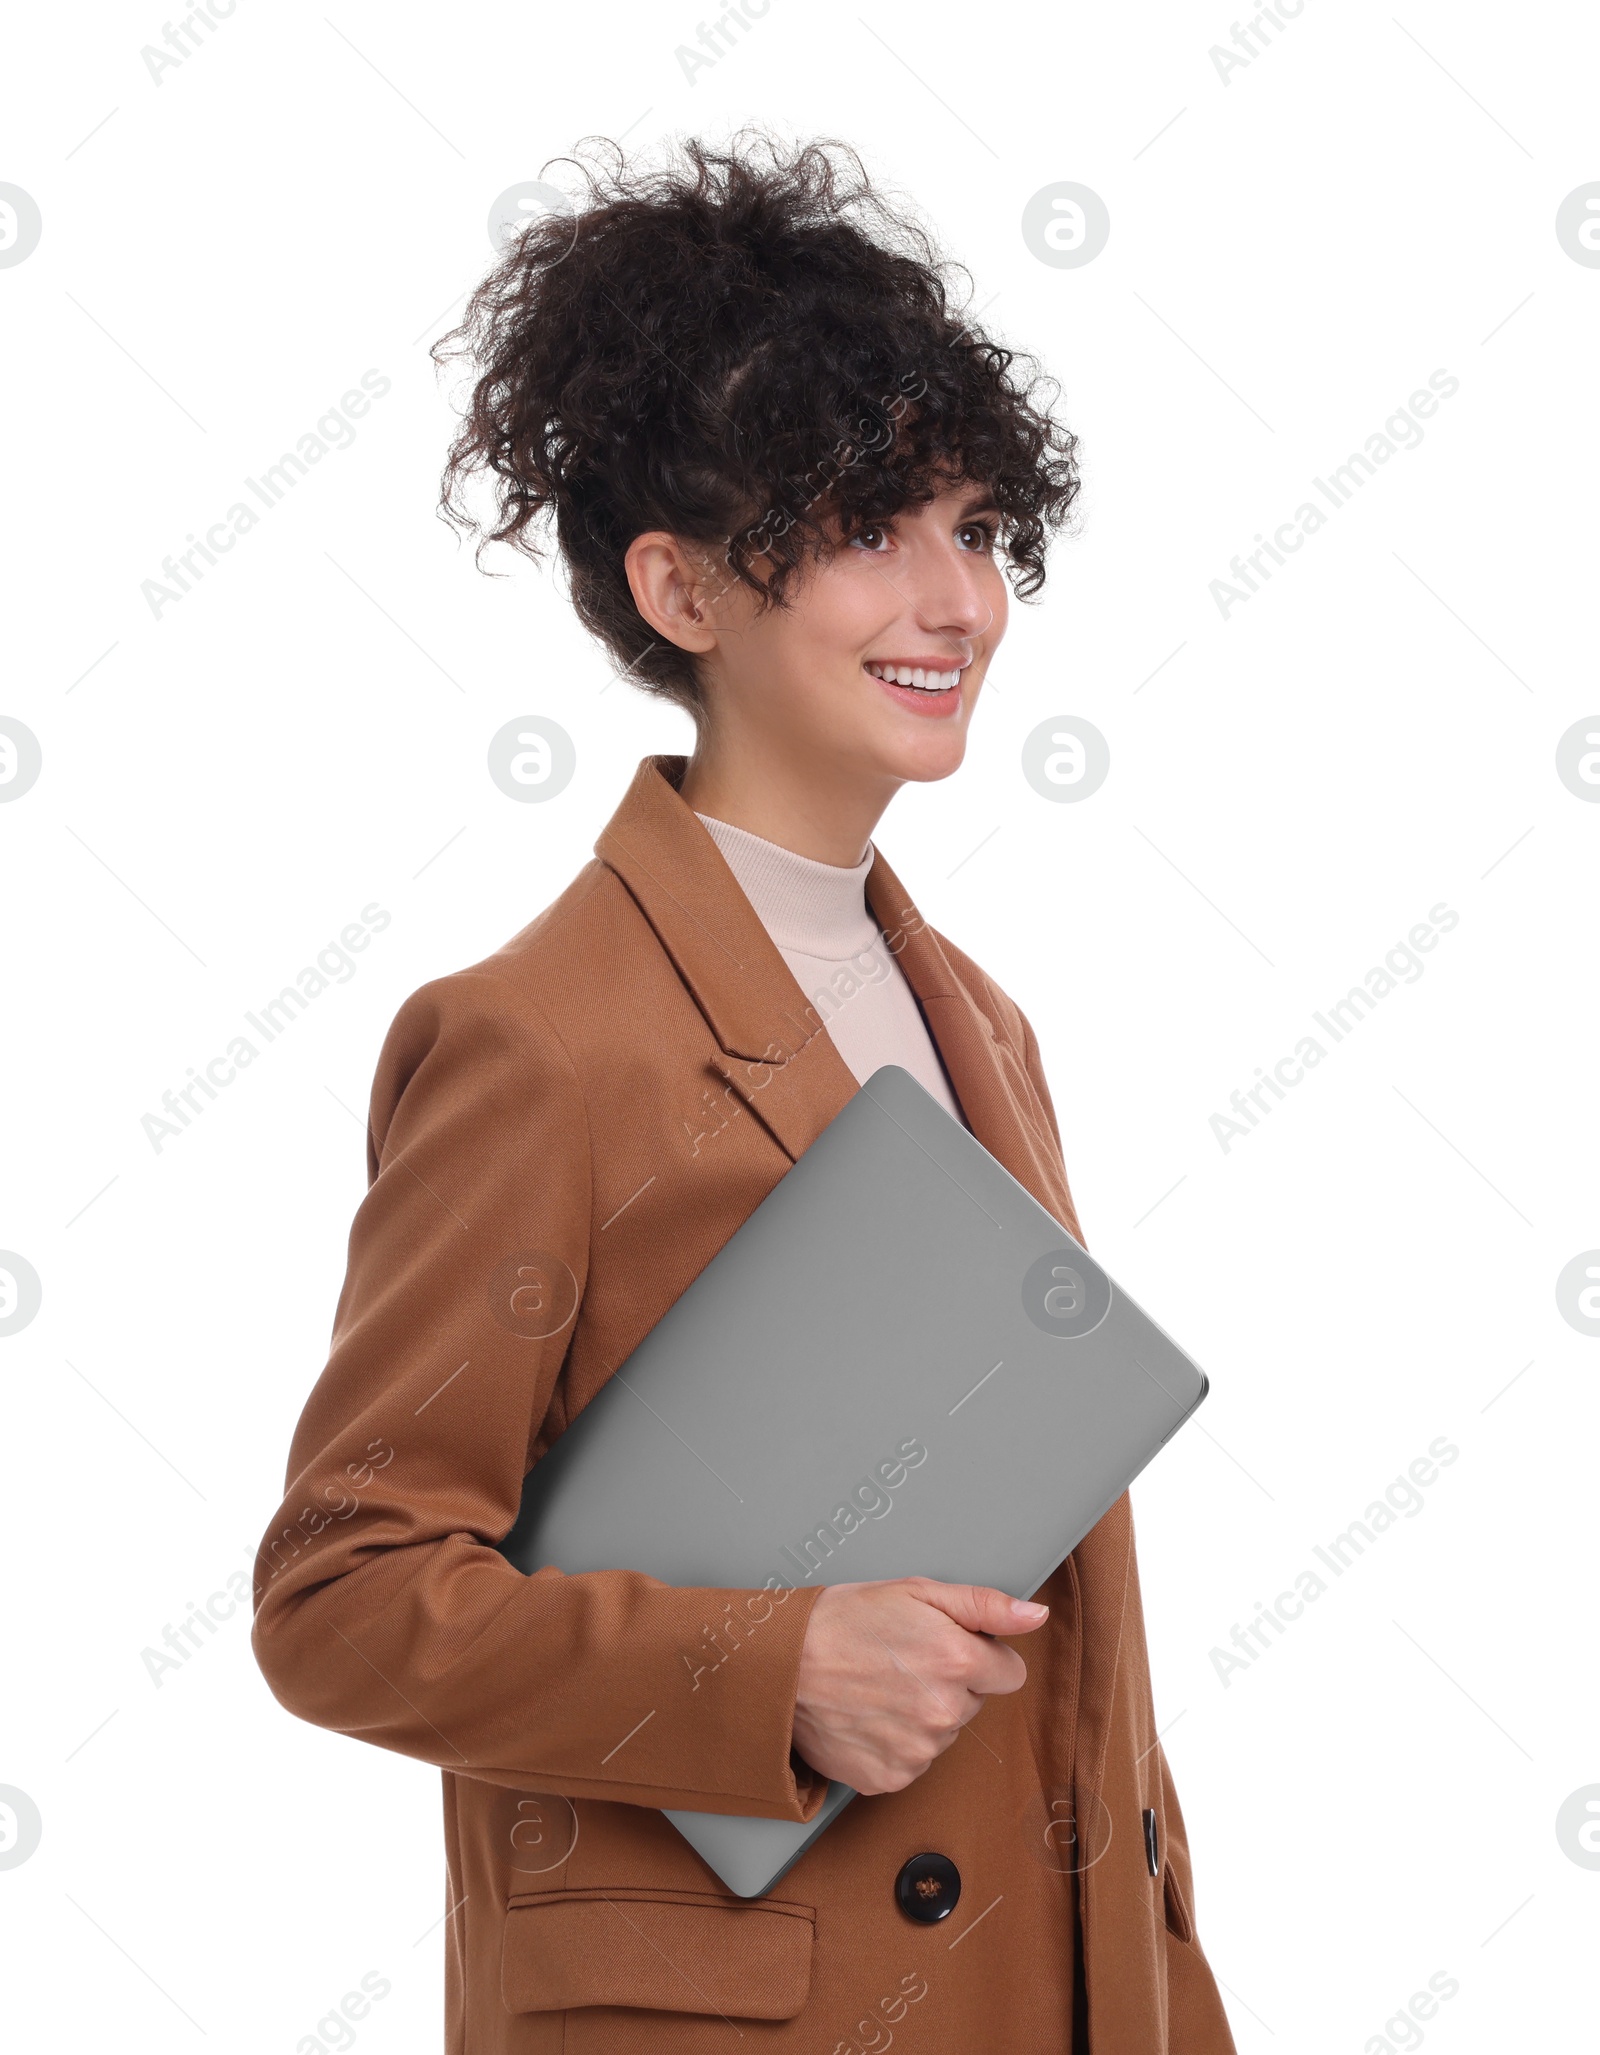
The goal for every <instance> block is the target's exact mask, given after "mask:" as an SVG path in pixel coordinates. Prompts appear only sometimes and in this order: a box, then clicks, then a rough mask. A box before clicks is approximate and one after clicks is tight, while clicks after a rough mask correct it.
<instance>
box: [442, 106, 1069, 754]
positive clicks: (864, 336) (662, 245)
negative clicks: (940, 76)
mask: <svg viewBox="0 0 1600 2055" xmlns="http://www.w3.org/2000/svg"><path fill="white" fill-rule="evenodd" d="M558 161H563V162H569V163H573V164H576V165H577V166H578V167H579V170H580V172H581V174H582V176H583V178H584V180H585V182H586V184H587V199H586V202H584V203H582V204H578V205H577V206H576V208H575V211H574V212H572V213H562V212H559V211H554V212H551V213H548V214H544V215H542V216H538V217H535V218H534V219H533V220H532V221H531V222H530V223H529V225H528V226H527V227H526V228H524V229H521V230H519V231H518V233H517V234H516V236H515V237H514V238H513V239H512V240H511V241H510V242H509V243H508V244H507V246H506V247H505V250H504V254H503V256H502V258H501V260H500V262H499V263H498V264H497V265H496V266H495V268H494V269H493V270H492V271H491V272H490V273H489V274H488V276H487V277H486V278H485V279H484V281H483V282H482V284H481V285H479V286H478V288H477V289H476V291H475V292H474V293H473V294H472V296H471V298H470V299H469V301H468V303H467V307H466V311H465V313H464V315H463V318H462V321H461V323H460V325H459V326H458V327H456V328H454V329H452V330H451V331H450V332H449V333H448V334H447V335H445V336H443V337H441V338H440V340H439V341H438V342H437V343H435V344H434V346H433V352H432V354H433V358H434V361H435V363H436V364H438V365H443V364H445V363H446V362H448V361H450V360H452V359H454V358H457V357H461V356H465V357H467V358H469V359H470V360H471V362H472V365H473V367H474V370H475V373H476V376H475V382H474V384H473V387H472V393H471V399H470V402H469V404H468V405H467V407H466V408H465V410H464V413H463V415H462V419H461V424H460V429H459V432H458V434H457V435H456V437H455V439H454V441H453V442H452V444H451V446H450V451H449V456H448V460H447V462H446V465H445V470H444V475H443V479H442V481H441V487H440V495H439V510H440V512H441V515H442V517H443V518H444V519H446V520H447V521H449V522H450V523H451V524H452V525H453V526H455V527H456V528H457V529H458V530H459V529H471V530H473V531H474V532H476V533H477V534H478V537H479V541H478V544H477V550H476V553H475V554H476V560H477V561H478V564H479V567H480V569H481V568H482V552H483V549H484V546H485V544H486V543H489V542H506V543H509V544H510V545H511V546H513V547H514V548H518V549H520V550H522V551H523V552H524V553H525V554H527V555H528V556H531V557H534V558H537V557H538V556H539V555H540V549H539V544H538V541H537V539H536V538H537V533H538V530H537V529H536V528H534V527H533V526H532V525H531V524H533V523H534V521H535V517H536V516H541V515H546V514H553V516H554V525H555V534H556V541H557V544H558V546H559V549H560V552H561V556H562V559H563V560H564V562H565V565H566V567H567V572H568V576H569V580H570V586H571V594H572V600H573V604H574V606H575V607H576V609H577V612H578V616H579V618H580V619H581V620H582V621H583V623H584V625H585V626H586V627H587V628H589V629H590V630H591V632H592V633H594V634H595V635H596V636H598V638H599V639H600V641H601V642H602V643H604V644H605V646H606V647H607V648H608V649H609V650H610V651H611V652H612V654H613V655H614V656H615V658H616V659H617V661H618V663H619V664H620V665H621V666H622V667H623V669H624V670H625V671H626V673H627V674H628V675H629V676H630V677H632V678H633V679H635V680H636V681H637V682H638V683H640V684H641V685H643V686H644V687H645V688H646V689H648V690H651V691H653V692H656V693H658V694H660V695H661V696H663V697H665V698H668V699H671V700H674V701H676V702H677V703H678V704H679V705H681V706H683V707H685V708H686V709H687V710H688V711H689V712H690V713H691V714H692V715H693V716H694V718H695V720H696V722H697V723H698V722H699V720H700V719H701V716H702V712H703V704H702V700H701V696H700V688H699V682H698V679H697V675H696V669H695V662H694V659H693V657H692V656H691V655H690V654H689V653H688V652H687V651H684V650H680V649H678V648H676V647H675V646H674V645H673V644H671V643H667V642H663V641H662V640H661V639H660V638H659V637H655V636H653V635H652V634H651V632H650V629H649V628H648V626H647V625H646V623H645V622H644V620H643V619H642V618H641V617H640V615H639V613H638V611H637V609H636V608H635V606H634V603H633V595H632V593H631V591H630V590H629V586H628V580H627V574H626V571H625V569H624V563H623V559H624V555H625V553H626V551H627V548H628V545H629V544H630V543H631V542H632V541H633V539H634V537H635V536H637V535H641V534H643V533H645V532H646V531H647V530H650V529H663V530H665V531H666V532H667V533H669V534H672V535H676V536H678V537H680V538H681V539H682V540H684V541H685V542H687V543H689V544H691V545H695V546H699V547H700V548H702V549H705V548H707V547H711V548H715V549H717V550H720V551H721V552H722V554H723V556H724V558H725V561H726V564H727V566H728V569H729V571H730V572H731V573H732V574H733V575H734V576H736V577H738V578H739V579H740V580H741V581H742V582H743V583H744V584H746V585H747V586H749V587H750V588H751V589H752V590H753V591H754V592H756V593H757V594H758V595H759V603H760V605H762V606H763V607H765V606H772V605H782V604H784V603H785V592H786V590H787V588H788V585H789V581H790V579H791V578H792V577H793V576H794V574H795V572H796V571H797V569H798V568H799V567H800V566H801V565H802V563H804V562H805V561H806V560H807V558H810V557H814V556H817V555H821V554H824V553H826V552H827V551H828V550H830V549H833V548H836V547H837V546H838V545H839V543H840V541H841V540H842V539H843V537H845V536H847V535H850V534H853V533H855V532H856V530H857V529H858V528H859V527H860V526H861V525H863V524H864V523H866V522H868V521H881V520H885V519H888V518H890V517H892V516H893V515H894V514H895V513H896V512H898V511H899V510H900V509H901V508H902V507H904V506H905V505H907V504H908V503H911V502H913V501H916V502H925V501H926V500H928V499H930V498H931V497H932V496H933V494H934V493H935V491H937V490H938V489H940V488H941V487H942V486H944V485H946V484H948V483H950V482H953V481H962V482H965V481H972V482H974V483H979V484H981V485H983V486H984V487H986V488H987V489H988V490H989V491H990V492H991V493H992V494H993V497H994V502H995V506H996V508H997V510H998V512H999V516H1000V529H999V537H998V541H999V546H1000V549H1001V552H1002V555H1003V557H1004V559H1005V562H1006V570H1007V575H1008V577H1009V578H1010V581H1011V583H1012V586H1013V589H1014V590H1015V592H1016V594H1017V596H1018V597H1019V598H1021V599H1027V598H1029V597H1031V595H1032V594H1033V593H1034V592H1036V591H1037V590H1038V588H1039V587H1040V586H1041V585H1042V584H1043V582H1044V575H1045V570H1044V553H1045V547H1046V543H1047V539H1048V536H1049V533H1050V531H1052V530H1054V529H1056V528H1059V527H1060V526H1061V525H1062V524H1063V523H1064V522H1065V521H1066V518H1067V514H1068V511H1069V509H1070V507H1071V505H1072V502H1073V500H1074V499H1075V498H1076V497H1077V493H1078V487H1079V479H1078V471H1077V467H1076V464H1075V462H1074V451H1075V450H1076V447H1077V438H1076V437H1075V436H1074V435H1072V434H1071V433H1070V432H1069V431H1068V430H1067V429H1066V428H1065V427H1064V426H1063V425H1061V424H1060V423H1059V422H1057V421H1056V420H1055V419H1053V418H1052V415H1051V412H1050V407H1051V405H1052V404H1053V402H1054V400H1055V398H1056V396H1057V394H1058V392H1059V388H1058V387H1057V385H1056V384H1055V381H1054V380H1051V379H1047V378H1045V377H1044V376H1043V375H1042V374H1041V373H1040V372H1039V371H1038V370H1037V367H1036V366H1035V365H1034V364H1033V362H1032V360H1031V359H1019V358H1018V357H1016V356H1015V354H1014V353H1013V352H1012V351H1010V350H1008V349H1005V348H1003V347H1002V346H1001V345H1000V344H999V343H997V342H995V341H993V340H992V339H991V338H989V337H988V336H986V335H985V334H984V333H983V332H982V331H981V330H980V329H978V328H977V327H976V326H975V325H974V324H973V323H972V322H971V321H970V320H966V319H964V318H963V316H962V314H961V312H960V311H959V309H958V308H956V307H954V306H952V304H951V300H952V295H951V292H950V289H949V285H948V282H947V280H948V277H949V275H950V274H952V273H958V274H959V275H960V276H961V277H963V278H965V279H967V284H968V287H969V289H970V284H971V280H970V276H969V274H967V273H966V272H965V271H964V269H963V268H962V267H961V266H959V265H955V264H953V263H950V262H949V261H947V260H944V259H942V258H941V257H940V256H939V255H938V253H937V251H936V249H935V247H934V244H933V243H932V241H931V239H930V237H929V235H928V233H927V232H926V230H925V229H924V228H923V227H922V226H921V225H920V223H919V222H918V221H917V220H916V219H915V218H914V217H913V216H912V215H911V214H910V213H909V212H908V211H906V210H904V209H898V210H897V209H896V208H895V207H893V206H891V205H890V204H889V202H888V201H887V200H886V199H885V198H884V197H883V195H882V194H881V193H879V192H878V191H876V190H874V188H873V186H872V184H871V182H870V180H869V178H868V176H867V173H866V171H865V170H864V168H863V166H862V164H861V160H860V158H859V157H858V156H857V155H856V153H855V151H854V150H852V149H851V148H850V147H849V146H848V145H847V144H845V143H841V142H838V141H835V140H831V139H823V140H818V141H814V142H811V143H807V144H806V145H804V146H803V147H800V146H796V147H793V148H788V147H785V146H784V145H783V144H781V143H780V142H779V141H777V140H776V139H774V138H773V137H772V136H770V135H768V134H766V133H765V132H763V131H761V130H759V129H755V130H751V129H745V130H741V131H740V132H739V133H738V134H737V135H735V136H734V138H733V139H732V141H731V143H730V144H729V146H728V148H727V149H725V150H717V149H712V148H709V147H707V146H706V145H705V144H703V143H701V142H699V141H695V140H691V141H689V142H688V143H686V144H685V145H684V146H683V154H682V158H681V160H679V161H673V162H670V163H669V164H668V165H667V166H666V168H664V169H657V170H653V171H643V170H638V169H632V170H630V169H629V168H628V167H627V165H626V164H625V161H624V158H623V154H622V151H621V150H620V148H619V147H618V146H617V145H616V144H615V143H612V142H609V141H608V140H606V139H605V138H591V139H588V140H587V141H586V142H585V143H584V144H582V145H580V153H579V154H575V155H574V156H573V157H572V158H570V159H565V160H558ZM1014 365H1020V366H1021V368H1022V371H1023V373H1024V375H1023V376H1022V377H1020V378H1018V377H1014V376H1013V366H1014ZM484 468H486V469H487V470H488V471H489V472H491V473H492V474H493V477H494V481H495V487H494V490H495V501H496V517H495V520H494V523H493V525H492V526H491V525H489V524H486V523H482V522H479V521H477V520H475V519H474V518H473V517H472V515H471V514H470V513H468V512H467V511H466V503H465V487H466V485H467V483H468V482H469V479H470V476H471V474H473V473H474V472H476V471H478V470H480V469H484Z"/></svg>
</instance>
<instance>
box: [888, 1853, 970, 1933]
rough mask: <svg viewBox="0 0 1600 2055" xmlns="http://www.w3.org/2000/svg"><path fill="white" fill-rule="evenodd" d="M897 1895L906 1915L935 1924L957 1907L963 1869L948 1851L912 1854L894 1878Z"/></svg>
mask: <svg viewBox="0 0 1600 2055" xmlns="http://www.w3.org/2000/svg"><path fill="white" fill-rule="evenodd" d="M894 1895H895V1899H896V1901H897V1903H898V1904H899V1907H900V1910H901V1911H902V1912H903V1913H904V1914H905V1915H906V1917H907V1919H914V1920H920V1921H921V1922H922V1924H923V1925H924V1926H932V1925H933V1923H934V1922H935V1920H941V1919H948V1918H949V1917H950V1915H951V1913H952V1912H954V1911H955V1909H956V1900H957V1899H958V1898H959V1897H960V1896H961V1872H960V1870H958V1869H957V1868H956V1866H955V1864H954V1863H953V1862H952V1861H951V1860H950V1858H949V1856H948V1855H913V1856H912V1858H911V1860H910V1861H909V1862H908V1863H907V1864H906V1866H905V1868H904V1869H902V1870H901V1872H900V1874H899V1876H897V1877H896V1878H895V1880H894Z"/></svg>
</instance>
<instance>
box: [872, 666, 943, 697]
mask: <svg viewBox="0 0 1600 2055" xmlns="http://www.w3.org/2000/svg"><path fill="white" fill-rule="evenodd" d="M861 668H862V669H863V670H864V671H865V672H866V673H867V675H868V677H870V678H878V679H881V680H882V682H883V683H884V684H885V685H909V686H910V687H911V688H912V689H913V690H914V691H917V692H949V691H951V690H952V689H953V688H954V687H955V686H957V685H959V684H960V683H961V677H962V673H963V672H964V671H965V670H966V665H965V664H960V665H954V666H947V667H945V668H943V669H939V670H934V669H932V668H931V667H930V666H928V665H926V664H881V663H868V664H863V665H862V667H861Z"/></svg>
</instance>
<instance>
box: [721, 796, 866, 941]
mask: <svg viewBox="0 0 1600 2055" xmlns="http://www.w3.org/2000/svg"><path fill="white" fill-rule="evenodd" d="M696 818H697V819H698V820H699V821H700V822H701V824H702V826H703V827H704V828H705V831H706V833H707V834H708V835H709V836H710V837H711V839H712V841H713V842H715V843H716V845H717V847H718V848H719V849H720V850H721V851H722V855H723V859H724V861H725V862H726V863H727V866H728V868H729V870H731V871H732V872H733V874H734V876H735V877H736V878H737V879H738V880H739V883H740V885H741V886H742V887H743V889H744V895H745V897H746V898H747V899H748V900H749V901H750V904H751V905H752V906H753V907H754V908H755V910H756V912H757V913H758V914H759V915H760V917H761V925H762V926H763V927H764V928H765V929H766V931H767V933H768V934H769V935H770V936H771V937H772V939H773V941H774V942H776V943H777V945H778V947H779V948H780V949H792V950H794V951H796V952H797V953H799V954H801V955H804V956H816V957H820V958H821V959H822V960H823V961H824V962H826V963H842V962H843V961H844V959H845V958H846V957H849V956H856V955H859V954H860V952H861V951H862V950H864V949H870V948H871V947H872V944H873V943H874V942H875V941H876V940H877V937H878V924H877V922H876V921H875V920H874V919H873V917H872V913H871V910H870V909H869V907H868V905H867V890H866V887H867V878H868V875H869V873H870V872H871V870H872V866H873V864H874V863H875V862H876V861H877V851H876V850H875V849H874V848H873V846H872V844H871V843H870V842H869V843H868V844H867V853H866V855H865V856H863V857H862V859H861V861H860V862H859V863H856V864H837V863H821V862H819V861H818V860H817V858H815V857H813V856H802V855H801V854H800V853H799V851H798V850H794V849H785V848H784V847H783V845H782V844H781V843H778V842H769V841H768V840H767V839H766V837H765V836H764V835H753V834H751V832H750V830H749V829H748V828H737V827H735V826H734V825H733V823H732V822H731V821H719V820H715V819H713V818H712V816H711V815H710V814H704V813H702V814H699V815H697V816H696Z"/></svg>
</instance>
